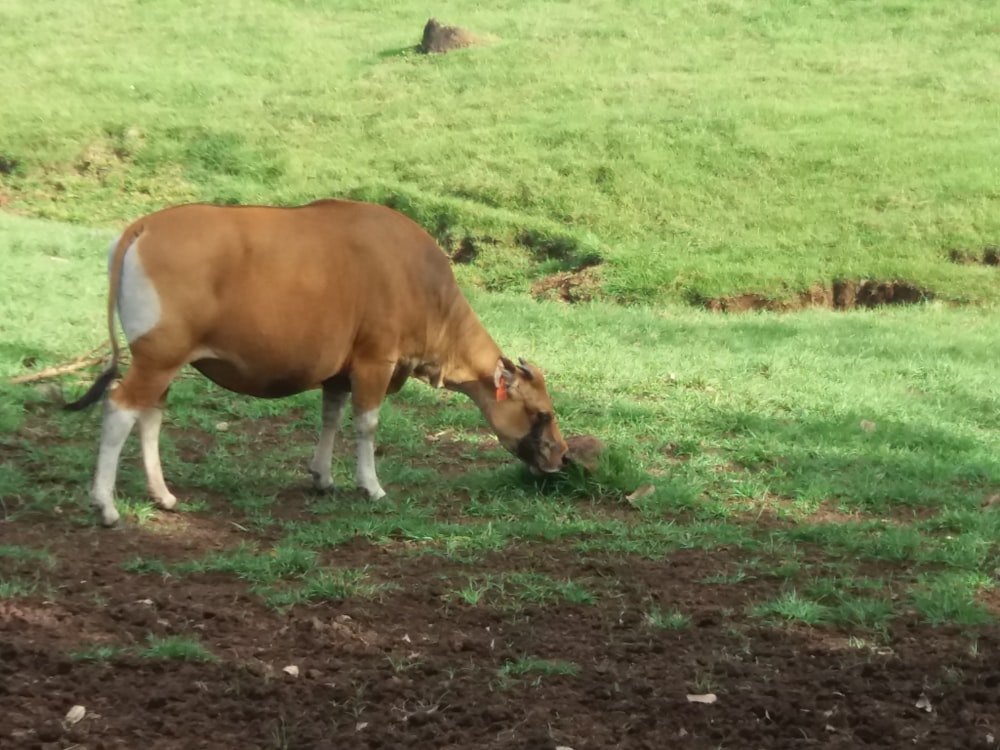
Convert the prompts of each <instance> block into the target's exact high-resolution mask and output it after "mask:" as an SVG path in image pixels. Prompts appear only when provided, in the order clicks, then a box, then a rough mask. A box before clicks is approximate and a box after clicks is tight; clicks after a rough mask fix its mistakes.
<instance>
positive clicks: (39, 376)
mask: <svg viewBox="0 0 1000 750" xmlns="http://www.w3.org/2000/svg"><path fill="white" fill-rule="evenodd" d="M105 348H107V344H101V345H100V346H95V347H94V348H93V349H91V350H90V351H89V352H87V353H86V354H81V355H80V356H79V357H77V358H76V359H74V360H73V361H72V362H68V363H66V364H63V365H57V366H55V367H47V368H46V369H44V370H39V371H38V372H32V373H28V374H27V375H18V376H17V377H14V378H11V379H10V382H11V384H12V385H19V384H21V383H33V382H35V381H36V380H47V379H48V378H55V377H58V376H60V375H66V374H68V373H71V372H76V371H77V370H82V369H83V368H84V367H90V366H91V365H96V364H97V363H98V362H100V361H102V360H103V359H104V358H105V357H104V355H103V354H101V355H98V354H97V353H98V352H101V351H102V350H104V349H105Z"/></svg>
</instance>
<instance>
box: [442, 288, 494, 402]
mask: <svg viewBox="0 0 1000 750" xmlns="http://www.w3.org/2000/svg"><path fill="white" fill-rule="evenodd" d="M463 301H464V300H463ZM463 307H464V308H465V310H464V311H463V313H464V314H458V315H452V316H451V318H450V321H449V322H450V324H451V325H449V331H448V335H447V346H448V348H449V356H448V357H447V358H446V362H447V364H446V365H445V367H444V371H443V373H442V375H443V377H444V387H445V388H447V389H449V390H452V391H457V392H459V393H464V394H465V395H466V396H468V397H469V398H471V399H472V400H473V401H474V402H475V404H476V406H478V407H479V410H480V411H481V412H483V415H484V416H485V417H486V418H487V420H489V421H491V422H492V420H490V412H491V410H492V407H493V405H494V404H495V403H496V387H495V386H494V383H493V375H494V373H495V371H496V365H497V359H499V358H500V357H501V356H502V354H503V353H502V352H501V351H500V347H499V346H497V344H496V342H495V341H494V340H493V337H492V336H490V334H489V331H487V330H486V328H484V327H483V324H482V323H481V322H480V321H479V318H478V316H477V315H476V314H475V312H473V310H472V308H471V307H469V306H468V303H467V302H466V303H465V304H464V305H463ZM456 312H457V311H456Z"/></svg>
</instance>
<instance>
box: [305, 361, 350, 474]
mask: <svg viewBox="0 0 1000 750" xmlns="http://www.w3.org/2000/svg"><path fill="white" fill-rule="evenodd" d="M349 393H350V383H349V382H347V381H346V380H342V379H333V380H329V381H327V382H326V383H324V384H323V426H322V428H321V430H320V433H319V441H318V442H317V443H316V451H315V452H314V453H313V457H312V460H311V461H310V462H309V473H310V474H312V478H313V484H314V485H315V486H316V489H318V490H322V491H326V490H332V489H333V477H332V476H331V473H330V469H331V464H332V463H333V446H334V443H335V442H336V440H337V431H338V430H339V429H340V424H341V422H343V420H344V410H345V409H346V408H347V396H348V394H349Z"/></svg>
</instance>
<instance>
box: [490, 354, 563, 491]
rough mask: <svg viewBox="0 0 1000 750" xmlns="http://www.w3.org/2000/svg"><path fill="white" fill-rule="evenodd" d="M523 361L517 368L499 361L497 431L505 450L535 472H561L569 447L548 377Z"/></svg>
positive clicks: (496, 375) (493, 412) (494, 420)
mask: <svg viewBox="0 0 1000 750" xmlns="http://www.w3.org/2000/svg"><path fill="white" fill-rule="evenodd" d="M520 362H521V364H519V365H515V364H514V363H513V362H511V361H510V360H509V359H507V358H506V357H501V358H500V359H499V360H497V367H496V372H495V373H494V376H493V380H494V384H495V385H496V389H497V390H496V404H494V405H493V408H492V410H491V417H492V419H491V422H492V425H493V431H494V432H495V433H496V435H497V437H498V438H500V443H501V444H502V445H503V447H504V448H506V449H507V450H508V451H510V452H511V453H512V454H514V455H515V456H517V457H518V458H519V459H521V460H522V461H524V462H525V463H526V464H527V465H528V466H529V467H530V468H531V469H532V470H533V471H541V472H546V473H550V472H553V471H558V470H559V469H560V468H561V467H562V465H563V459H564V458H565V456H566V449H567V448H566V441H565V440H563V436H562V434H561V433H560V432H559V426H558V425H557V424H556V415H555V411H554V410H553V408H552V399H550V398H549V394H548V391H546V390H545V378H544V377H543V376H542V371H541V370H539V369H538V368H537V367H535V366H533V365H531V364H529V363H528V362H525V361H524V360H523V359H522V360H521V361H520Z"/></svg>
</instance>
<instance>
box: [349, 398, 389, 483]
mask: <svg viewBox="0 0 1000 750" xmlns="http://www.w3.org/2000/svg"><path fill="white" fill-rule="evenodd" d="M376 427H378V409H372V410H371V411H366V412H362V413H361V414H355V415H354V429H355V430H356V431H357V437H358V463H357V468H356V474H355V476H356V481H357V485H358V487H360V488H361V489H363V490H365V491H366V492H367V493H368V495H369V497H371V499H372V500H379V499H381V498H383V497H385V490H383V489H382V485H380V484H379V481H378V477H377V476H376V475H375V428H376Z"/></svg>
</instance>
